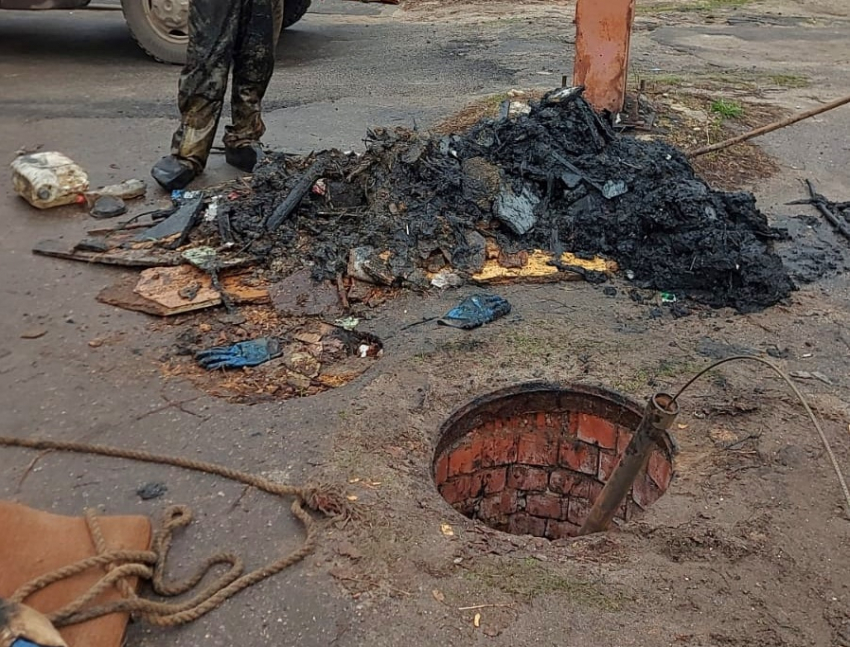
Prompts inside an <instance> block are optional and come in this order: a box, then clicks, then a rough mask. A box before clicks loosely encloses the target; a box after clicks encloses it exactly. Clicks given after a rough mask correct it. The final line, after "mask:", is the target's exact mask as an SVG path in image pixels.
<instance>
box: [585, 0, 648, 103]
mask: <svg viewBox="0 0 850 647" xmlns="http://www.w3.org/2000/svg"><path fill="white" fill-rule="evenodd" d="M634 17H635V0H578V3H577V4H576V17H575V24H576V56H575V63H574V65H573V85H583V86H585V87H586V88H587V90H586V91H585V98H586V99H587V100H588V101H589V102H590V104H591V105H592V106H593V107H594V108H596V109H597V110H609V111H611V112H612V113H617V112H622V110H623V106H624V104H625V102H626V81H627V77H628V69H629V45H630V43H631V37H632V24H633V23H634Z"/></svg>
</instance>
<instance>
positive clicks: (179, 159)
mask: <svg viewBox="0 0 850 647" xmlns="http://www.w3.org/2000/svg"><path fill="white" fill-rule="evenodd" d="M282 19H283V2H282V0H191V3H190V7H189V46H188V50H187V56H186V65H185V67H184V68H183V73H182V74H181V76H180V84H179V89H178V106H179V108H180V126H179V127H178V129H177V131H176V132H175V133H174V137H173V138H172V141H171V155H169V156H168V157H164V158H163V159H161V160H160V161H159V162H157V164H156V165H155V166H154V167H153V169H152V171H151V174H152V175H153V177H154V179H155V180H156V181H157V182H159V184H160V185H162V186H163V187H164V188H165V189H167V190H174V189H182V188H183V187H185V186H186V185H187V184H189V182H191V181H192V180H193V179H195V177H197V175H199V174H200V173H201V171H203V169H204V167H205V166H206V164H207V159H208V157H209V154H210V149H211V148H212V145H213V140H214V138H215V133H216V129H217V128H218V122H219V118H220V117H221V111H222V107H223V105H224V97H225V93H226V90H227V79H228V76H229V75H231V73H232V77H233V86H232V88H231V111H232V125H230V126H227V127H226V130H225V135H224V146H225V157H226V160H227V163H228V164H231V165H232V166H236V167H237V168H240V169H241V170H243V171H245V172H251V170H253V167H254V165H255V164H256V161H257V156H258V155H259V154H261V151H260V149H259V140H260V137H262V135H263V133H264V132H265V125H264V124H263V120H262V117H261V115H260V105H261V102H262V99H263V95H264V94H265V92H266V88H268V85H269V81H270V80H271V77H272V73H273V71H274V53H275V46H276V44H277V37H278V34H279V33H280V27H281V21H282Z"/></svg>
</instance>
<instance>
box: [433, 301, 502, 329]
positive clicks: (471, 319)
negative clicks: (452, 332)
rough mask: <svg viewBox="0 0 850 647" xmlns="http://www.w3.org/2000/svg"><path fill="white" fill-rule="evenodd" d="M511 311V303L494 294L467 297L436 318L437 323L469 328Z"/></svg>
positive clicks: (493, 319)
mask: <svg viewBox="0 0 850 647" xmlns="http://www.w3.org/2000/svg"><path fill="white" fill-rule="evenodd" d="M510 311H511V304H510V303H508V302H507V301H506V300H505V299H503V298H502V297H500V296H497V295H495V294H477V295H475V296H471V297H467V298H466V299H464V300H463V301H461V302H460V303H459V304H458V305H457V306H455V307H454V308H452V309H451V310H449V311H448V312H447V313H446V314H445V316H443V317H442V318H440V319H438V320H437V323H438V324H442V325H444V326H451V327H452V328H462V329H464V330H469V329H471V328H477V327H478V326H482V325H484V324H486V323H490V322H491V321H495V320H496V319H498V318H499V317H503V316H504V315H506V314H508V313H509V312H510Z"/></svg>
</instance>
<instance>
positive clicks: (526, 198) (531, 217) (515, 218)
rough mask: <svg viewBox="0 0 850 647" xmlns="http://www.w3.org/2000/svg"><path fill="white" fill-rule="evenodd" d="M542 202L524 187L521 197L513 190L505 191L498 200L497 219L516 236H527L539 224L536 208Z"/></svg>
mask: <svg viewBox="0 0 850 647" xmlns="http://www.w3.org/2000/svg"><path fill="white" fill-rule="evenodd" d="M539 202H540V198H538V197H537V196H536V195H534V193H532V191H531V189H530V188H529V187H523V189H522V191H521V192H520V194H519V195H516V194H515V193H514V192H513V190H512V189H510V188H506V189H503V190H502V192H501V193H500V194H499V197H498V199H497V200H496V208H495V212H496V217H497V218H498V219H499V220H501V221H502V222H503V223H505V224H506V225H507V226H508V227H509V228H510V229H511V230H512V231H513V232H514V233H515V234H517V235H518V236H522V235H523V234H527V233H528V232H529V231H531V229H532V228H533V227H534V225H535V223H536V222H537V216H536V215H535V214H534V208H535V207H536V206H537V204H538V203H539Z"/></svg>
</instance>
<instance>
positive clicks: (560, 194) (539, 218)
mask: <svg viewBox="0 0 850 647" xmlns="http://www.w3.org/2000/svg"><path fill="white" fill-rule="evenodd" d="M206 227H207V228H208V229H209V228H213V229H215V231H209V232H208V233H212V234H214V235H218V236H220V237H221V238H223V239H224V240H223V241H222V242H227V243H231V244H233V245H238V246H239V248H240V249H242V250H246V249H247V250H250V252H251V253H253V254H255V255H257V256H258V257H260V258H263V259H265V260H266V262H267V263H268V265H269V267H270V268H272V269H273V270H274V271H277V272H280V273H281V274H284V273H290V272H291V271H294V270H295V269H297V268H299V267H301V266H302V265H303V264H304V263H307V264H308V265H309V266H310V267H311V268H312V270H311V271H312V274H313V277H314V278H315V279H337V278H338V277H340V276H351V277H354V278H359V279H362V280H368V281H370V282H373V283H378V284H385V285H400V286H408V287H413V288H422V287H426V286H427V285H428V284H429V281H430V277H433V275H434V273H437V272H440V270H445V271H451V272H452V273H454V274H455V275H456V276H457V277H458V279H459V280H465V279H468V278H469V277H471V276H473V275H474V274H476V273H477V272H479V271H480V270H481V268H482V267H483V264H484V262H485V260H486V259H487V258H488V254H490V252H491V250H492V249H493V248H497V249H498V250H499V252H500V254H501V257H504V258H511V259H514V260H513V261H512V262H514V263H516V262H519V263H522V260H520V261H517V260H516V259H517V258H520V259H522V256H521V254H522V253H523V252H530V251H532V250H544V251H547V252H551V253H552V255H553V258H554V260H553V263H554V264H555V265H556V266H557V264H558V262H559V261H558V260H557V259H559V258H561V254H562V253H563V252H571V253H573V254H575V256H577V257H579V258H592V257H596V256H601V257H603V258H607V259H611V260H614V261H616V262H617V264H618V266H619V268H620V270H621V271H622V272H623V273H624V274H625V275H626V277H627V278H628V279H629V280H630V281H631V282H632V283H633V284H634V285H635V286H636V287H640V288H646V289H652V290H658V291H663V292H668V293H673V294H675V295H676V296H678V297H680V298H684V297H689V298H691V299H693V300H694V301H696V302H699V303H703V304H707V305H709V306H713V307H722V306H731V307H734V308H736V309H738V310H739V311H741V312H750V311H755V310H760V309H762V308H765V307H767V306H770V305H773V304H775V303H777V302H779V301H780V300H782V299H784V298H786V297H787V296H788V295H789V294H790V292H791V291H792V290H793V289H794V285H793V282H792V280H791V279H790V278H789V276H788V273H787V271H786V269H785V268H784V267H783V265H782V262H781V260H780V258H779V257H778V256H777V255H776V254H775V253H774V251H773V249H772V245H773V241H774V240H776V239H778V238H781V237H782V236H783V233H782V232H780V231H778V230H776V229H773V228H771V227H770V226H769V225H768V223H767V219H766V218H765V216H764V215H763V214H762V213H761V212H760V211H759V210H758V209H757V208H756V204H755V198H754V196H753V195H752V194H750V193H725V192H721V191H715V190H713V189H712V188H711V187H710V186H708V185H707V184H706V183H705V182H704V181H703V180H701V179H700V178H699V177H697V176H696V175H695V173H694V170H693V169H692V168H691V166H690V164H689V163H688V160H687V159H686V157H685V156H684V155H683V154H682V152H681V151H679V150H678V149H676V148H674V147H672V146H670V145H668V144H665V143H662V142H659V141H640V140H637V139H635V138H632V137H629V136H621V135H618V134H617V133H615V132H614V131H613V130H612V129H611V128H610V126H609V125H608V124H607V123H606V122H605V121H604V120H603V119H601V118H600V117H599V116H598V115H597V114H596V113H595V112H594V111H593V110H592V108H591V107H590V106H589V104H588V103H587V102H586V101H585V100H584V99H583V98H582V96H581V89H580V88H571V89H561V90H556V91H553V92H550V93H549V94H547V95H546V96H545V97H544V98H543V99H541V100H540V101H539V102H535V103H533V104H532V106H531V111H530V113H528V114H524V115H520V116H518V117H515V118H508V117H501V118H498V119H488V120H484V121H481V122H479V123H478V124H476V125H475V126H474V127H472V128H471V129H470V130H469V131H468V132H466V133H464V134H459V135H452V136H437V135H431V134H429V133H425V132H419V131H414V130H408V129H402V128H395V129H383V128H376V129H372V130H370V131H369V133H368V135H367V138H366V151H365V153H364V154H362V155H357V154H354V153H342V152H340V151H326V152H322V153H318V154H315V155H312V156H309V157H307V158H304V157H294V156H285V155H272V156H270V157H268V158H267V159H266V160H265V161H264V162H263V163H262V164H261V165H260V166H259V167H258V168H257V169H256V171H255V174H254V177H253V183H252V190H251V191H250V192H248V193H247V194H246V195H243V196H241V197H239V198H237V199H234V200H231V201H229V202H227V203H226V204H222V205H221V209H220V210H219V213H218V217H217V223H209V224H207V225H206ZM560 269H564V270H568V269H570V268H560ZM587 278H589V279H598V280H604V276H600V275H598V274H596V273H594V272H589V273H587Z"/></svg>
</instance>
